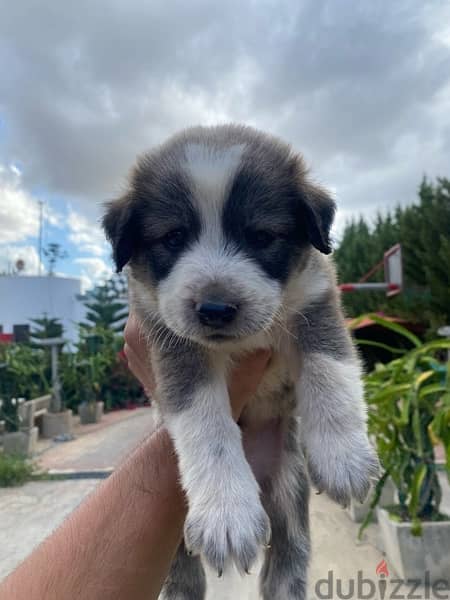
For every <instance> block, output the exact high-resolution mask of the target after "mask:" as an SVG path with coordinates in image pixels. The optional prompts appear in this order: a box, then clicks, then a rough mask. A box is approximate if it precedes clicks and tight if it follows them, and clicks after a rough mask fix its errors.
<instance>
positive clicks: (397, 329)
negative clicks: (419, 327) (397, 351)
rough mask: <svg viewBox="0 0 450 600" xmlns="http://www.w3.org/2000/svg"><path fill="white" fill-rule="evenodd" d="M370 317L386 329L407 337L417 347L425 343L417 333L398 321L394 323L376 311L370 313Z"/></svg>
mask: <svg viewBox="0 0 450 600" xmlns="http://www.w3.org/2000/svg"><path fill="white" fill-rule="evenodd" d="M368 317H369V318H370V319H372V321H374V322H375V323H377V324H378V325H382V326H383V327H386V329H390V330H391V331H395V332H396V333H398V334H399V335H401V336H403V337H405V338H407V339H408V340H409V341H410V342H411V343H412V344H413V345H414V346H415V347H416V348H420V347H421V346H422V345H423V344H422V342H421V341H420V339H419V338H418V337H417V336H416V335H414V334H413V333H411V332H410V331H408V329H406V328H405V327H403V326H402V325H399V324H398V323H393V322H392V321H388V320H387V319H383V317H380V316H379V315H377V314H374V313H371V314H369V315H368Z"/></svg>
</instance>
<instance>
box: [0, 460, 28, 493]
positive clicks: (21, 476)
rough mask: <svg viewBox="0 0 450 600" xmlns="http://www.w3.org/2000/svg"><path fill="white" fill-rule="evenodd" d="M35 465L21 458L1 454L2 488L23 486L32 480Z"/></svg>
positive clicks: (0, 476) (0, 479)
mask: <svg viewBox="0 0 450 600" xmlns="http://www.w3.org/2000/svg"><path fill="white" fill-rule="evenodd" d="M33 471H34V468H33V465H32V464H30V463H29V462H27V461H26V460H25V459H24V458H21V457H19V456H10V455H7V454H3V453H0V487H12V486H15V485H23V484H24V483H25V482H27V481H29V480H30V479H32V476H33Z"/></svg>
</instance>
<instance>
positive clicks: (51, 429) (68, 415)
mask: <svg viewBox="0 0 450 600" xmlns="http://www.w3.org/2000/svg"><path fill="white" fill-rule="evenodd" d="M71 433H72V411H71V410H65V411H64V412H59V413H46V414H45V415H42V437H44V438H54V437H56V436H57V435H70V434H71Z"/></svg>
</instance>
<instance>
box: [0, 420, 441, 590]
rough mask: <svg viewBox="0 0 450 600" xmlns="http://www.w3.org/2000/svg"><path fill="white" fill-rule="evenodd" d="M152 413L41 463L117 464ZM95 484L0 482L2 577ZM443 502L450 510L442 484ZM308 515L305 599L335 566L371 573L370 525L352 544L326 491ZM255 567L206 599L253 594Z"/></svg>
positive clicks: (346, 572) (373, 535) (107, 427)
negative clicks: (308, 566) (2, 484)
mask: <svg viewBox="0 0 450 600" xmlns="http://www.w3.org/2000/svg"><path fill="white" fill-rule="evenodd" d="M152 412H153V411H152V410H149V409H140V410H138V411H134V412H130V413H124V414H122V415H112V416H107V417H106V419H105V420H104V422H103V423H102V424H101V425H100V426H91V428H90V429H87V428H83V429H80V430H77V434H78V437H77V439H76V440H74V441H72V442H68V443H64V444H58V445H54V446H52V447H50V448H49V447H44V446H43V447H42V449H43V450H44V451H43V453H42V454H41V456H40V462H41V464H43V465H44V466H46V467H47V468H58V469H76V470H85V469H95V468H106V467H110V466H116V465H117V464H118V463H119V462H120V461H121V460H122V459H123V458H124V457H125V456H126V455H127V454H128V453H129V452H130V451H131V450H132V449H133V447H134V446H136V445H137V444H138V443H139V441H140V439H142V438H143V437H144V436H145V435H148V432H149V431H151V430H152V427H153V414H152ZM442 481H443V482H444V478H442ZM97 485H101V482H99V481H97V480H71V481H53V482H33V483H28V484H26V485H25V486H23V487H21V488H11V489H0V579H1V578H2V577H4V576H5V575H6V574H7V573H9V572H10V571H11V570H12V569H13V568H14V567H15V566H16V565H17V564H18V563H19V562H20V561H21V560H23V558H24V557H26V556H27V554H28V553H29V552H31V550H32V549H33V548H34V547H35V546H36V545H37V544H38V543H39V542H40V541H41V540H42V539H44V538H45V537H46V536H47V535H49V534H50V533H51V531H53V530H54V529H55V527H57V525H58V524H59V523H60V522H61V521H62V520H63V519H64V518H65V517H66V516H67V515H68V514H70V512H71V511H72V510H73V509H75V507H76V506H77V505H78V504H79V503H80V502H81V501H82V500H83V499H84V498H85V497H86V496H87V495H88V494H89V493H91V492H92V490H93V489H95V487H96V486H97ZM443 509H444V510H445V511H448V512H449V513H450V493H449V488H448V486H447V487H446V489H445V498H444V503H443ZM311 521H312V545H313V558H312V564H311V569H310V596H309V597H310V600H313V599H315V598H317V595H316V593H315V585H316V583H317V581H319V580H320V579H324V578H327V576H328V572H329V571H333V577H334V579H335V581H336V580H337V579H338V578H340V579H341V580H342V581H343V582H344V585H345V586H346V585H348V581H349V580H351V579H354V578H355V577H356V575H357V573H358V571H359V570H361V571H363V572H364V576H367V577H371V578H372V579H374V580H376V576H375V568H376V565H377V564H378V563H379V562H380V560H381V559H382V553H381V552H380V550H378V549H377V548H378V547H379V540H378V537H377V535H378V534H377V532H378V529H377V527H376V526H371V527H370V528H369V530H368V535H367V539H366V541H365V542H364V543H358V542H357V541H356V533H357V526H356V525H355V524H354V523H352V522H351V521H350V519H349V517H348V515H347V513H346V512H345V511H344V510H342V509H341V508H340V507H338V506H336V505H335V504H333V503H332V502H331V501H329V500H328V499H327V498H326V497H325V496H315V495H313V497H312V503H311ZM253 570H254V574H253V575H250V576H246V577H245V578H243V579H241V578H240V577H238V576H237V575H236V574H234V575H233V574H231V575H228V576H225V577H224V578H223V579H221V580H219V579H217V577H216V576H215V575H214V574H210V577H209V588H208V589H209V591H208V600H258V599H259V595H258V593H257V572H258V569H257V567H255V568H254V569H253ZM345 589H347V588H345ZM344 591H345V590H344ZM388 597H389V596H388V595H386V598H388ZM405 597H406V596H405ZM130 600H132V599H130ZM274 600H275V599H274Z"/></svg>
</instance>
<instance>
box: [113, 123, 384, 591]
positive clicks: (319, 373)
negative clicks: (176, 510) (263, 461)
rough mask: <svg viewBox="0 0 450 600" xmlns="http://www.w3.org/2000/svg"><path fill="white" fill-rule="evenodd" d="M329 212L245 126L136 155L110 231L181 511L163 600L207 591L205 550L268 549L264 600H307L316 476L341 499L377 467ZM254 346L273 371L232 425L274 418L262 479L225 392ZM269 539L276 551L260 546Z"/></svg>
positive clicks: (362, 487) (357, 492) (243, 563)
mask: <svg viewBox="0 0 450 600" xmlns="http://www.w3.org/2000/svg"><path fill="white" fill-rule="evenodd" d="M334 212H335V205H334V202H333V201H332V200H331V199H330V197H329V196H328V195H327V193H326V192H325V191H324V190H323V189H321V188H319V187H317V186H316V185H313V184H312V183H311V182H310V181H309V180H308V177H307V172H306V168H305V165H304V162H303V160H302V158H301V157H300V156H299V155H297V154H295V153H294V152H293V151H292V150H291V148H290V147H289V146H288V145H286V144H285V143H283V142H281V141H279V140H277V139H275V138H273V137H270V136H268V135H265V134H263V133H260V132H258V131H255V130H254V129H251V128H249V127H242V126H236V125H226V126H217V127H209V128H207V127H196V128H192V129H188V130H186V131H184V132H182V133H180V134H179V135H176V136H175V137H173V138H171V139H170V140H169V141H168V142H167V143H165V144H164V145H163V146H161V147H159V148H157V149H155V150H154V151H151V152H149V153H148V154H145V155H143V156H142V157H141V158H140V159H139V160H138V162H137V165H136V166H135V168H134V170H133V171H132V173H131V176H130V180H129V188H128V191H127V192H126V193H125V194H124V196H123V197H121V198H119V199H118V200H116V201H114V202H111V203H110V204H109V205H108V208H107V212H106V214H105V216H104V220H103V225H104V229H105V231H106V234H107V237H108V238H109V240H110V241H111V244H112V247H113V256H114V260H115V263H116V266H117V270H118V271H120V270H121V269H122V268H123V267H124V266H125V265H128V275H129V291H130V303H131V307H132V310H133V311H135V312H136V313H137V315H138V316H139V317H140V319H141V321H142V326H143V328H144V331H145V332H146V335H147V336H148V339H149V341H151V356H152V365H153V368H154V371H155V376H156V380H157V397H158V405H159V410H160V413H161V418H162V420H163V422H164V424H165V427H166V428H167V429H168V431H169V433H170V435H171V437H172V439H173V442H174V445H175V448H176V452H177V455H178V460H179V467H180V473H181V482H182V485H183V488H184V490H185V492H186V495H187V499H188V504H189V509H188V515H187V519H186V523H185V527H184V545H182V546H181V547H180V549H179V552H178V555H177V559H176V560H175V562H174V564H173V567H172V571H171V573H170V576H169V577H168V579H167V582H166V585H165V589H164V593H163V595H164V597H165V598H166V599H167V600H180V599H186V600H187V599H194V598H195V599H202V598H203V597H204V594H205V577H204V572H203V567H202V564H201V561H200V558H199V556H202V557H203V558H204V559H205V560H206V561H207V562H208V563H209V564H210V565H211V566H212V567H213V568H214V569H215V570H216V571H217V573H218V574H219V575H221V574H222V572H223V570H224V569H226V568H227V567H228V566H229V565H230V564H231V563H234V564H235V565H236V567H237V568H238V570H239V571H241V572H248V570H249V568H250V567H251V565H252V564H253V562H254V561H255V559H256V557H257V555H258V552H259V550H260V549H262V548H263V547H265V551H264V553H265V560H264V566H263V570H262V573H261V593H262V597H263V598H264V599H265V600H273V599H274V598H280V599H283V600H291V599H292V600H293V599H294V598H295V599H303V598H305V594H306V581H307V565H308V557H309V547H310V543H309V531H308V497H309V483H308V480H309V479H308V474H309V478H310V479H311V481H312V482H313V484H314V485H315V486H316V487H317V488H318V489H319V490H320V491H326V492H327V493H328V494H329V496H330V497H331V498H332V499H333V500H335V501H336V502H339V503H340V504H342V505H346V504H347V503H348V502H349V500H350V498H351V497H354V498H356V499H358V500H361V501H362V500H363V499H364V498H365V497H366V495H367V492H368V490H369V486H370V482H371V478H372V477H375V476H376V475H377V472H378V462H377V458H376V456H375V454H374V452H373V450H372V448H371V446H370V444H369V441H368V437H367V430H366V410H365V405H364V401H363V387H362V383H361V369H360V364H359V361H358V357H357V355H356V352H355V350H354V348H353V345H352V341H351V339H350V336H349V334H348V332H347V329H346V327H345V323H344V319H343V316H342V311H341V306H340V299H339V294H338V292H337V288H336V278H335V272H334V268H333V265H332V263H331V262H330V260H329V259H328V258H327V257H326V255H328V254H329V253H330V252H331V245H330V227H331V225H332V221H333V216H334ZM256 348H270V349H272V359H271V362H270V366H269V368H268V369H267V372H266V374H265V376H264V378H263V381H262V383H261V386H260V389H259V391H258V393H257V394H256V395H255V397H254V399H253V401H252V402H251V403H250V404H249V405H248V406H247V407H246V408H245V410H244V413H243V415H242V417H241V420H242V422H243V423H244V424H246V425H247V426H254V427H258V426H259V425H263V424H266V425H267V424H268V423H269V424H270V425H271V426H273V427H274V428H275V429H276V431H277V435H279V440H280V443H279V444H275V446H276V448H268V452H273V453H274V456H275V460H274V461H273V462H274V464H275V467H274V468H273V469H272V471H271V472H269V473H266V474H265V475H264V477H263V478H262V481H260V482H259V483H258V482H257V481H256V479H255V476H254V475H253V473H252V470H251V469H250V467H249V464H248V463H247V461H246V458H245V455H244V452H243V448H242V443H241V430H240V428H239V426H238V425H237V424H236V423H235V422H234V421H233V419H232V417H231V412H230V403H229V398H228V392H227V378H228V373H229V370H230V366H231V365H232V363H233V361H234V360H236V359H237V358H238V357H239V355H242V353H244V352H248V351H250V350H253V349H256ZM269 540H270V547H268V544H269Z"/></svg>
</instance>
